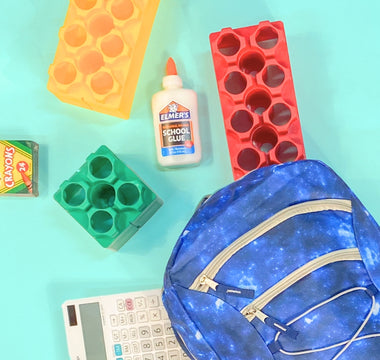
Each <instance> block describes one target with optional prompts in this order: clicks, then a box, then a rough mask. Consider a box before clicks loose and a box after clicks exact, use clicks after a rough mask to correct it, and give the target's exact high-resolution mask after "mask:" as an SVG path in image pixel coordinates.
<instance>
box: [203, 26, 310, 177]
mask: <svg viewBox="0 0 380 360" xmlns="http://www.w3.org/2000/svg"><path fill="white" fill-rule="evenodd" d="M210 43H211V51H212V56H213V61H214V68H215V75H216V80H217V85H218V90H219V97H220V102H221V105H222V112H223V118H224V126H225V130H226V136H227V142H228V148H229V153H230V160H231V166H232V171H233V176H234V179H235V180H237V179H238V178H240V177H241V176H243V175H245V174H246V173H248V172H249V171H252V170H254V169H257V168H259V167H263V166H267V165H271V164H279V163H284V162H288V161H294V160H300V159H304V158H305V149H304V145H303V139H302V132H301V124H300V121H299V115H298V110H297V103H296V97H295V92H294V86H293V78H292V74H291V68H290V61H289V55H288V48H287V44H286V37H285V32H284V25H283V23H282V22H280V21H277V22H269V21H264V22H261V23H259V24H258V25H255V26H250V27H245V28H240V29H231V28H227V29H223V30H222V31H220V32H217V33H213V34H210Z"/></svg>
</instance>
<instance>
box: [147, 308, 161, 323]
mask: <svg viewBox="0 0 380 360" xmlns="http://www.w3.org/2000/svg"><path fill="white" fill-rule="evenodd" d="M149 318H150V321H159V320H161V312H160V309H151V310H149Z"/></svg>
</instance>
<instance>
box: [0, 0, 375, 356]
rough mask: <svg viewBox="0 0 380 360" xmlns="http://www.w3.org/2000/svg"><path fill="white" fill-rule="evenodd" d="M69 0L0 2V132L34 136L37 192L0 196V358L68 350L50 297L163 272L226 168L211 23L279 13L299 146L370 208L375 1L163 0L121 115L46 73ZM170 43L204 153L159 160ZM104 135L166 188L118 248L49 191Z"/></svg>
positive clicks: (140, 282)
mask: <svg viewBox="0 0 380 360" xmlns="http://www.w3.org/2000/svg"><path fill="white" fill-rule="evenodd" d="M67 7H68V1H66V0H53V1H51V0H34V1H29V0H20V1H18V2H11V1H7V2H4V1H2V2H1V5H0V85H1V86H0V138H1V139H20V140H21V139H30V140H34V141H36V142H38V143H39V144H40V157H39V172H40V176H39V189H40V196H39V197H38V198H15V197H2V198H0V244H1V248H0V271H1V297H0V318H1V321H0V335H1V337H0V338H1V343H2V347H1V358H2V359H20V360H21V359H56V360H63V359H68V358H69V357H68V353H67V348H66V339H65V333H64V327H63V321H62V314H61V304H62V303H63V302H64V301H65V300H67V299H72V298H80V297H88V296H96V295H106V294H113V293H120V292H126V291H133V290H141V289H149V288H157V287H161V285H162V278H163V273H164V270H165V265H166V262H167V260H168V257H169V256H170V253H171V250H172V248H173V246H174V243H175V241H176V239H177V237H178V236H179V234H180V232H181V230H182V228H183V227H184V225H185V224H186V222H187V221H188V220H189V218H190V216H191V214H192V213H193V211H194V209H195V208H196V206H197V204H198V202H199V201H200V200H201V198H202V197H203V196H204V195H206V194H209V193H212V192H214V191H215V190H217V189H219V188H220V187H222V186H224V185H227V184H228V183H229V182H231V181H232V180H233V178H232V172H231V168H230V162H229V155H228V149H227V142H226V138H225V133H224V126H223V121H222V114H221V108H220V103H219V97H218V93H217V87H216V81H215V76H214V70H213V64H212V58H211V53H210V45H209V40H208V36H209V34H210V33H212V32H216V31H220V30H221V29H222V28H225V27H232V28H238V27H244V26H250V25H255V24H257V23H259V22H260V21H263V20H270V21H276V20H281V21H283V23H284V25H285V31H286V37H287V43H288V50H289V56H290V61H291V66H292V73H293V79H294V86H295V91H296V96H297V103H298V110H299V114H300V119H301V126H302V131H303V137H304V144H305V149H306V155H307V157H308V158H310V159H319V160H322V161H324V162H325V163H326V164H327V165H329V166H331V167H332V168H333V169H334V170H335V171H336V172H337V173H338V174H339V175H340V176H341V177H342V178H343V179H344V180H345V181H346V182H347V183H348V185H349V186H350V187H351V188H352V189H353V191H354V192H355V193H356V194H357V195H358V197H359V198H360V199H361V200H362V202H363V203H364V205H365V206H366V207H367V208H368V210H369V211H370V212H371V213H372V215H373V216H374V218H375V219H376V220H377V221H378V222H379V221H380V201H379V198H380V186H379V185H380V166H379V152H380V141H379V138H380V116H379V105H380V101H379V100H380V90H379V89H380V87H379V83H380V72H379V71H378V67H379V58H380V40H379V39H380V28H379V26H378V21H379V19H378V16H379V13H380V2H378V1H375V0H372V1H345V2H340V1H335V2H334V1H327V0H320V1H314V2H309V1H282V0H277V1H276V0H267V1H264V0H263V1H259V0H257V1H252V0H246V1H241V0H240V1H239V0H236V1H226V0H218V1H204V0H192V1H186V0H161V4H160V6H159V9H158V12H157V16H156V19H155V22H154V26H153V28H152V33H151V37H150V40H149V44H148V47H147V50H146V54H145V58H144V63H143V66H142V69H141V74H140V78H139V82H138V86H137V90H136V94H135V99H134V104H133V108H132V113H131V117H130V119H129V120H121V119H118V118H115V117H111V116H107V115H103V114H100V113H96V112H92V111H89V110H86V109H82V108H79V107H75V106H72V105H68V104H65V103H63V102H60V101H59V100H58V99H57V98H56V97H55V96H54V95H53V94H51V93H50V92H49V91H48V90H47V88H46V84H47V81H48V74H47V71H48V68H49V65H50V64H51V63H52V62H53V59H54V54H55V50H56V47H57V43H58V30H59V28H60V27H61V26H62V25H63V22H64V19H65V15H66V11H67ZM168 56H172V57H173V58H174V59H175V60H176V62H177V67H178V71H179V73H180V75H181V77H182V79H183V82H184V85H185V87H188V88H192V89H194V90H195V91H196V92H197V93H198V96H199V98H198V101H199V118H200V131H201V137H202V146H203V161H202V163H201V164H200V166H198V167H194V168H186V169H179V170H169V171H162V170H159V169H158V167H157V164H156V157H155V156H156V155H155V145H154V133H153V126H152V116H151V109H150V101H151V97H152V95H153V93H155V92H157V91H158V90H160V84H161V80H162V75H163V71H164V66H165V62H166V59H167V57H168ZM103 144H104V145H107V146H108V147H109V148H110V149H111V150H112V151H113V152H114V153H115V154H116V155H117V156H119V158H120V159H121V160H123V161H124V162H125V163H126V164H127V165H128V166H129V167H130V168H132V169H133V170H134V171H135V172H136V173H137V174H138V175H139V176H140V177H141V178H142V179H143V180H144V181H145V182H146V183H147V184H148V185H149V186H150V187H151V188H152V189H153V190H154V191H155V192H156V193H157V194H158V195H159V196H160V197H161V198H162V199H163V201H164V205H163V206H162V207H161V208H160V209H159V210H158V212H157V213H156V214H155V215H154V216H153V217H152V218H151V219H150V220H149V221H148V222H147V224H145V225H144V227H143V228H142V229H141V230H140V231H139V232H138V233H137V234H136V235H135V236H134V237H133V238H132V239H131V240H129V242H128V243H127V244H126V245H125V246H124V247H123V248H122V249H121V250H120V251H118V252H111V251H109V250H106V249H103V248H101V247H100V246H99V244H98V243H97V242H96V241H95V240H94V239H92V238H91V237H90V236H89V235H88V233H86V232H85V231H84V230H83V229H82V228H81V227H80V226H79V225H78V224H77V223H76V222H75V220H73V219H72V218H71V217H70V216H69V215H68V214H67V213H66V212H65V211H64V210H63V208H61V207H60V206H59V205H58V204H57V203H56V202H55V201H54V199H53V194H54V193H55V192H56V190H57V189H58V187H59V185H60V184H61V183H62V182H63V181H64V180H65V179H68V178H69V177H70V176H71V175H72V174H73V173H74V171H75V170H77V169H78V168H79V167H80V166H81V165H82V164H83V162H84V160H85V158H86V157H87V156H88V155H89V154H90V153H92V152H94V151H95V150H96V149H97V148H98V147H99V146H100V145H103Z"/></svg>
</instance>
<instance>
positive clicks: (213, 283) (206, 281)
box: [199, 275, 219, 291]
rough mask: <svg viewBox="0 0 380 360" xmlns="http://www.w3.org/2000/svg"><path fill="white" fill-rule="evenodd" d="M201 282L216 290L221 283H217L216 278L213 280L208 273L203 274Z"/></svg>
mask: <svg viewBox="0 0 380 360" xmlns="http://www.w3.org/2000/svg"><path fill="white" fill-rule="evenodd" d="M199 283H200V284H201V285H207V286H208V287H209V288H211V289H213V290H214V291H216V287H217V286H218V285H219V283H217V282H216V281H214V280H211V279H210V278H209V277H208V276H207V275H202V276H201V278H200V280H199Z"/></svg>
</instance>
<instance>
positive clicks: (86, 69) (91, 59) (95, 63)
mask: <svg viewBox="0 0 380 360" xmlns="http://www.w3.org/2000/svg"><path fill="white" fill-rule="evenodd" d="M103 65H104V60H103V56H102V54H101V53H99V52H98V51H96V50H90V51H86V52H85V53H84V54H82V56H81V57H80V58H79V62H78V68H79V70H80V72H81V73H83V74H86V75H88V74H93V73H95V72H97V71H98V70H99V69H100V68H101V67H102V66H103Z"/></svg>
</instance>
